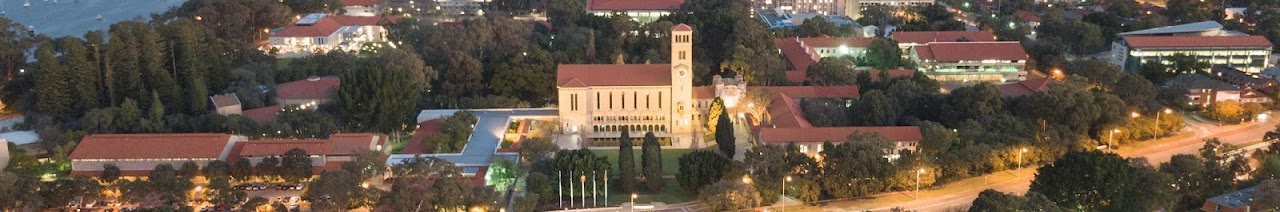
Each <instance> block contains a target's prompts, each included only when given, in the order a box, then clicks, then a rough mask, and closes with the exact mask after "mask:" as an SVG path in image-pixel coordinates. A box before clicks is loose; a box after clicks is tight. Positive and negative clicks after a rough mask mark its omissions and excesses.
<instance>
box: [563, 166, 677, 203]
mask: <svg viewBox="0 0 1280 212" xmlns="http://www.w3.org/2000/svg"><path fill="white" fill-rule="evenodd" d="M663 165H665V164H663ZM619 192H621V191H617V190H614V192H613V193H609V205H614V206H616V205H621V204H622V203H630V202H631V194H623V193H619ZM636 195H637V196H638V197H636V204H638V205H639V204H649V203H652V202H662V203H667V204H676V203H682V202H689V201H696V199H695V198H697V197H696V196H694V195H693V194H691V193H689V192H685V190H684V189H682V188H680V183H679V182H676V179H663V181H662V193H660V194H645V193H643V192H641V193H638V194H636ZM588 198H590V197H588Z"/></svg>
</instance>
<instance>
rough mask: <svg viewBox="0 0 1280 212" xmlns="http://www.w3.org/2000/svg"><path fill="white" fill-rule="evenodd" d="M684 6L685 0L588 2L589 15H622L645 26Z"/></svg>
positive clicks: (595, 0) (609, 0)
mask: <svg viewBox="0 0 1280 212" xmlns="http://www.w3.org/2000/svg"><path fill="white" fill-rule="evenodd" d="M683 4H684V0H644V1H637V0H588V1H587V13H590V14H592V15H596V16H604V17H609V16H613V14H615V13H622V14H627V16H629V17H631V19H633V20H635V21H638V22H640V23H642V24H643V23H649V22H653V21H654V20H657V19H658V17H661V16H664V15H669V14H671V12H675V11H676V10H679V9H680V5H683Z"/></svg>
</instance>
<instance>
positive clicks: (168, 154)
mask: <svg viewBox="0 0 1280 212" xmlns="http://www.w3.org/2000/svg"><path fill="white" fill-rule="evenodd" d="M235 137H236V136H233V135H231V134H218V133H186V134H95V135H88V136H85V137H84V138H83V139H80V144H79V145H77V146H76V149H75V150H74V151H72V152H71V155H69V156H68V158H70V159H73V160H75V159H160V158H217V159H225V158H222V157H223V155H222V154H223V152H227V150H228V149H229V148H231V144H232V143H231V142H232V139H235Z"/></svg>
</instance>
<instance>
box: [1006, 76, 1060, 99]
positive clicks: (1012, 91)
mask: <svg viewBox="0 0 1280 212" xmlns="http://www.w3.org/2000/svg"><path fill="white" fill-rule="evenodd" d="M1052 82H1053V80H1052V79H1049V78H1040V79H1029V80H1023V81H1020V82H1015V83H1009V84H1003V85H998V86H996V89H999V90H1000V94H1002V95H1004V97H1020V96H1028V95H1031V94H1035V93H1039V92H1045V91H1048V90H1049V84H1050V83H1052Z"/></svg>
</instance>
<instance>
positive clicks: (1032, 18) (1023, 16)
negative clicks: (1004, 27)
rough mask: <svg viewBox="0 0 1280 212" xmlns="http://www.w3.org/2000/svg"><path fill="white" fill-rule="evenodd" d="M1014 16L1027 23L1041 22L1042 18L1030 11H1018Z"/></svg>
mask: <svg viewBox="0 0 1280 212" xmlns="http://www.w3.org/2000/svg"><path fill="white" fill-rule="evenodd" d="M1013 15H1014V16H1016V17H1018V20H1022V21H1025V22H1040V16H1037V15H1036V14H1035V13H1032V12H1030V11H1026V10H1018V12H1015V13H1013Z"/></svg>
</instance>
